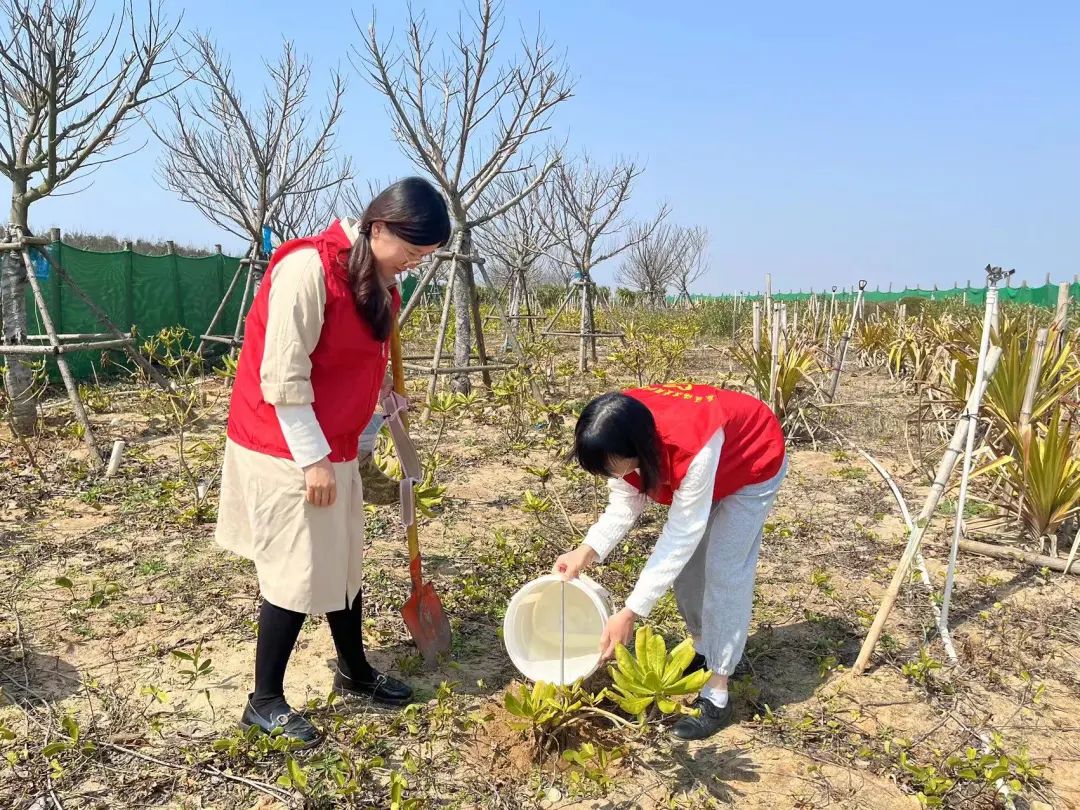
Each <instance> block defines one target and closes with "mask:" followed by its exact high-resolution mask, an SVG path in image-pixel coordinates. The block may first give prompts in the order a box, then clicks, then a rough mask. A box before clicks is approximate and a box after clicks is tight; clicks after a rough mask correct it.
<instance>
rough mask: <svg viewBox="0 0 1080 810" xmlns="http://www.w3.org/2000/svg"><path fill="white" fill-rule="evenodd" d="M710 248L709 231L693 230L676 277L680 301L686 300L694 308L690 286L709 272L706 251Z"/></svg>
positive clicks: (702, 229)
mask: <svg viewBox="0 0 1080 810" xmlns="http://www.w3.org/2000/svg"><path fill="white" fill-rule="evenodd" d="M708 246H709V231H708V230H707V229H706V228H702V227H697V228H692V229H691V230H690V232H689V234H688V235H687V238H686V253H685V256H684V259H683V262H682V267H681V268H680V269H679V272H678V274H677V275H676V277H675V288H676V289H677V290H678V291H679V300H685V301H686V304H687V306H689V307H693V306H694V299H693V298H692V297H691V296H690V285H691V284H693V283H694V282H696V281H698V280H699V279H700V278H701V277H702V276H703V275H705V273H706V272H708V270H709V257H708V255H707V254H706V252H705V249H706V248H707V247H708Z"/></svg>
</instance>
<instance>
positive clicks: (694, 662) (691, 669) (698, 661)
mask: <svg viewBox="0 0 1080 810" xmlns="http://www.w3.org/2000/svg"><path fill="white" fill-rule="evenodd" d="M703 669H708V666H707V664H706V662H705V656H704V655H702V654H701V653H699V652H697V651H695V652H694V657H693V658H691V659H690V663H689V664H687V665H686V669H684V670H683V673H682V674H683V677H686V676H687V675H693V674H694V673H695V672H701V670H703Z"/></svg>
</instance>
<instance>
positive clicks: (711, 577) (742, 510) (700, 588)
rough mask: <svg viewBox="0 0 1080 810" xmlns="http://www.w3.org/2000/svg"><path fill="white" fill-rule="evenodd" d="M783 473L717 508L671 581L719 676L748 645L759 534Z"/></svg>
mask: <svg viewBox="0 0 1080 810" xmlns="http://www.w3.org/2000/svg"><path fill="white" fill-rule="evenodd" d="M786 473H787V460H786V459H785V461H784V466H783V467H781V468H780V472H778V473H777V474H776V475H774V476H773V477H772V478H770V479H769V480H768V481H765V482H763V483H760V484H751V485H750V486H746V487H743V488H742V489H740V490H739V491H738V492H735V493H733V494H732V495H729V496H728V497H726V498H724V499H723V500H722V501H720V502H719V503H717V504H716V506H714V507H713V510H712V513H711V514H710V515H709V523H708V525H707V526H706V527H705V535H704V536H703V537H702V538H701V543H700V544H699V545H698V547H697V550H696V551H695V552H694V556H692V557H691V558H690V561H689V562H687V564H686V567H685V568H683V570H682V573H681V574H679V576H678V578H677V579H676V580H675V601H676V602H677V603H678V606H679V612H680V613H682V616H683V619H685V620H686V627H687V629H688V630H689V631H690V634H691V635H692V636H694V638H697V639H700V644H699V645H698V652H700V653H701V654H702V655H704V656H705V660H706V662H707V663H708V666H709V669H710V670H712V671H713V672H714V673H716V674H717V675H730V674H731V672H732V670H734V669H735V665H736V664H738V663H739V659H740V658H741V657H742V653H743V648H744V647H745V646H746V634H747V632H748V631H749V629H750V611H751V609H752V608H753V605H754V575H755V574H756V573H757V559H758V551H759V550H760V549H761V533H762V530H763V529H764V526H765V519H766V518H767V517H768V516H769V511H770V510H771V509H772V505H773V501H775V500H776V493H777V492H779V491H780V482H781V481H783V480H784V475H785V474H786Z"/></svg>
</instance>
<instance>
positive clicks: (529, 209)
mask: <svg viewBox="0 0 1080 810" xmlns="http://www.w3.org/2000/svg"><path fill="white" fill-rule="evenodd" d="M526 182H527V181H526V178H525V177H524V176H523V175H521V174H504V175H502V176H501V177H500V178H499V179H498V180H497V181H496V182H495V183H493V184H492V185H493V186H494V187H495V194H496V196H497V199H513V198H516V197H519V196H521V192H522V191H523V189H524V186H525V183H526ZM547 202H548V197H547V195H546V194H544V193H542V187H541V188H540V189H536V190H534V191H533V192H532V193H530V194H526V195H525V196H523V197H521V202H520V203H518V204H517V205H515V206H514V207H513V208H511V209H510V210H509V211H507V212H506V213H505V214H503V215H502V216H499V217H496V218H494V219H492V220H490V221H488V222H487V224H485V225H484V226H483V227H482V228H479V229H477V231H476V233H475V238H474V244H475V245H476V246H477V248H478V249H479V251H480V252H481V253H482V254H483V255H484V256H486V257H489V258H490V259H492V260H493V261H492V263H491V268H492V273H491V274H490V275H491V281H492V283H493V284H495V285H496V287H498V289H496V290H494V291H493V292H494V294H496V295H498V294H500V291H502V290H505V291H506V292H507V295H508V298H509V302H510V305H509V307H508V313H509V315H510V317H511V318H517V317H520V316H521V312H522V309H523V308H524V309H526V310H528V311H529V312H530V313H531V311H532V310H531V307H530V306H529V300H530V291H531V290H532V288H533V286H534V284H535V283H536V282H537V281H538V280H539V278H540V274H541V272H542V270H543V268H544V260H545V259H546V254H547V252H548V251H549V250H551V249H552V248H553V247H554V246H555V240H554V239H553V238H552V236H551V232H550V230H549V229H548V228H547V227H545V225H544V221H545V220H547V219H550V211H549V210H548V209H547ZM492 207H494V206H492Z"/></svg>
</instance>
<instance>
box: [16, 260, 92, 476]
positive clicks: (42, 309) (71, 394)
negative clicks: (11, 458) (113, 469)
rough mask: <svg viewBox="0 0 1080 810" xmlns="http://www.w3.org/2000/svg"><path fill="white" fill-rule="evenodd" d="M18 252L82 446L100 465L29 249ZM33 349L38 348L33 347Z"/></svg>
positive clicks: (90, 430)
mask: <svg viewBox="0 0 1080 810" xmlns="http://www.w3.org/2000/svg"><path fill="white" fill-rule="evenodd" d="M19 252H20V253H21V254H22V260H23V264H24V265H25V266H26V280H27V281H28V282H29V284H30V290H31V292H32V293H33V294H34V303H35V304H37V308H38V312H39V314H40V315H41V325H42V326H44V327H45V333H46V334H47V335H48V336H49V343H51V344H52V349H53V353H54V354H55V355H56V365H57V366H58V367H59V369H60V378H61V379H62V380H63V381H64V388H66V389H67V393H68V399H70V400H71V407H72V409H73V410H74V411H75V418H76V419H77V420H78V422H79V424H80V425H82V429H83V435H82V439H83V444H85V445H86V446H87V448H89V450H90V456H91V458H93V459H94V461H96V462H97V463H98V464H101V454H100V453H98V449H97V445H96V444H94V432H93V429H92V428H91V427H90V418H89V417H88V416H87V415H86V409H85V408H84V407H83V403H82V398H81V397H80V396H79V387H78V386H77V385H75V378H74V377H72V376H71V367H70V366H68V363H67V359H66V358H65V357H64V355H63V353H62V349H61V346H60V339H59V338H58V337H57V336H56V328H55V327H54V326H53V321H52V316H51V315H50V314H49V308H48V306H46V304H45V297H44V296H43V295H42V294H41V285H40V284H38V280H37V274H36V273H35V272H34V263H33V262H32V261H30V249H29V248H26V247H24V248H23V249H22V250H21V251H19ZM58 281H59V279H58ZM34 348H39V347H36V346H35V347H34Z"/></svg>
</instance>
